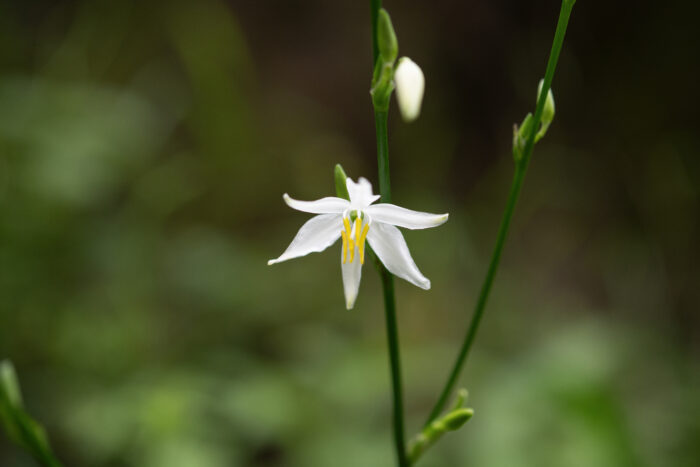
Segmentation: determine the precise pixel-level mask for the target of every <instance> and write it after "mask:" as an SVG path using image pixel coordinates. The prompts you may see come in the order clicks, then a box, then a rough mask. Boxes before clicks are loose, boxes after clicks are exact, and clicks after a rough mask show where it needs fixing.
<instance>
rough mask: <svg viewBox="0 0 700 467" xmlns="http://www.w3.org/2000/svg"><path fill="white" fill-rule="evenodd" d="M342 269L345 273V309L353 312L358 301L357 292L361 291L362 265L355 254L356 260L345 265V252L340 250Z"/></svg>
mask: <svg viewBox="0 0 700 467" xmlns="http://www.w3.org/2000/svg"><path fill="white" fill-rule="evenodd" d="M340 255H341V257H340V269H341V271H342V273H343V291H344V292H345V307H346V308H347V309H348V310H352V307H353V306H355V300H356V299H357V292H358V291H359V290H360V279H361V278H362V263H361V262H360V258H358V253H357V252H355V259H354V261H353V262H352V263H351V262H350V261H347V262H346V263H345V264H343V258H342V255H343V251H342V248H341V250H340Z"/></svg>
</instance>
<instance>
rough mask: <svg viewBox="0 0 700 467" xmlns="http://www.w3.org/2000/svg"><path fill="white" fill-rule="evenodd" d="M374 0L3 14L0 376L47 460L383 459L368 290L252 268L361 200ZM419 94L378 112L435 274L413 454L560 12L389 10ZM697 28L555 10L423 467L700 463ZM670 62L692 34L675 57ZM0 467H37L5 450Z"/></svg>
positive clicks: (415, 242)
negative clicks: (484, 303) (335, 209)
mask: <svg viewBox="0 0 700 467" xmlns="http://www.w3.org/2000/svg"><path fill="white" fill-rule="evenodd" d="M368 3H369V2H355V1H353V2H350V1H346V2H328V1H322V0H309V1H299V0H294V1H276V2H253V1H231V2H224V1H219V0H198V1H196V2H194V1H187V0H175V1H167V2H166V1H162V2H161V1H151V2H139V1H136V0H132V1H119V2H114V1H106V0H96V1H87V0H84V1H70V2H62V1H55V0H41V1H31V0H30V1H19V0H16V1H4V2H2V3H0V31H2V37H3V40H2V41H0V213H1V214H0V358H10V359H12V360H13V361H14V363H15V365H16V367H17V371H18V373H19V376H20V380H21V382H22V385H23V389H24V392H25V399H26V401H27V405H28V408H29V411H30V412H31V413H32V414H33V415H35V416H36V417H37V418H38V419H39V420H41V421H42V422H43V423H44V424H45V425H46V426H47V428H48V431H49V433H50V435H51V439H52V443H53V445H54V447H55V450H56V452H57V453H58V455H59V457H60V458H61V459H62V460H63V461H64V462H65V464H66V465H67V466H110V467H113V466H114V467H116V466H144V467H166V466H167V467H180V466H183V467H184V466H207V467H208V466H211V467H218V466H298V467H328V466H333V467H345V466H347V467H356V466H390V465H392V463H393V453H392V445H391V432H390V414H391V405H390V404H391V401H390V396H389V394H390V393H389V375H388V361H387V356H386V344H385V334H384V332H385V330H384V317H383V310H382V307H381V296H380V290H379V286H378V278H377V276H376V274H375V273H374V271H372V270H371V268H366V270H365V277H364V280H363V284H362V288H361V292H360V297H359V299H358V302H357V305H356V307H355V309H354V310H353V311H352V312H347V311H345V309H344V301H343V295H342V287H341V281H340V270H339V267H338V255H337V250H336V248H337V247H334V248H333V249H331V251H330V252H326V253H324V254H320V255H319V254H315V255H311V256H309V257H306V258H303V259H299V260H294V261H291V262H288V263H284V264H280V265H276V266H274V267H268V266H267V265H266V261H267V260H268V259H269V258H273V257H277V256H278V255H279V254H280V253H281V252H282V251H283V250H284V248H286V246H287V245H288V243H289V241H290V240H291V238H292V236H293V235H294V234H295V233H296V230H297V229H298V227H299V226H300V225H301V224H302V222H303V221H304V220H305V219H306V218H307V217H308V216H306V215H304V214H302V213H298V212H294V211H292V210H290V209H289V208H287V207H286V206H285V205H284V203H283V202H282V199H281V195H282V193H284V192H289V193H290V194H291V195H292V196H294V197H297V198H299V199H316V198H319V197H322V196H326V195H329V194H331V193H332V191H333V178H332V173H333V166H334V164H335V163H337V162H340V163H342V164H343V166H344V167H345V169H346V171H347V172H348V175H350V176H351V177H353V178H354V177H357V176H360V175H364V176H366V177H368V178H369V179H370V180H371V181H372V182H373V183H375V187H376V155H375V152H374V151H375V146H374V144H375V143H374V126H373V122H372V113H371V104H370V99H369V95H368V88H369V81H370V77H371V44H370V32H369V4H368ZM384 5H385V6H386V7H387V8H388V9H389V11H390V13H391V14H392V17H393V20H394V25H395V27H396V30H397V34H398V37H399V41H400V47H401V53H402V54H405V55H409V56H410V57H411V58H413V59H414V60H415V61H416V62H417V63H419V64H420V65H421V66H422V68H423V70H424V72H425V74H426V80H427V89H426V98H425V102H424V107H423V115H422V117H421V118H420V119H419V120H418V121H417V122H415V123H413V124H411V125H407V124H404V123H403V122H401V121H400V119H399V118H398V114H397V113H396V112H395V110H396V109H395V105H394V106H393V107H394V108H393V109H392V115H391V118H390V143H391V147H390V153H391V167H392V185H393V191H394V201H395V202H396V203H397V204H400V205H402V206H406V207H409V208H413V209H417V210H421V211H429V212H445V211H448V212H450V214H451V217H450V221H449V222H448V223H447V224H445V225H444V226H442V227H440V228H439V229H436V230H431V231H416V232H405V236H406V237H407V240H408V243H409V246H410V248H411V251H412V253H413V256H414V258H415V260H416V262H417V264H418V265H419V266H420V268H421V269H422V271H423V272H424V273H425V274H426V276H428V277H429V278H430V279H431V280H432V282H433V288H432V290H430V291H428V292H425V291H422V290H420V289H417V288H415V287H413V286H411V285H409V284H407V283H405V282H402V281H398V282H397V285H396V289H397V297H398V313H399V322H400V332H401V345H402V350H403V360H404V380H405V388H406V389H405V392H406V410H407V417H408V427H407V428H408V432H409V434H411V433H414V432H415V431H417V430H418V429H419V427H420V425H421V423H422V422H423V420H424V418H425V416H426V415H427V413H428V411H429V409H430V407H431V406H432V404H433V403H434V401H435V398H436V397H437V393H438V390H439V389H440V387H441V384H442V382H443V380H444V378H445V377H446V375H447V372H448V370H449V367H450V366H451V364H452V360H453V358H454V356H455V353H456V351H457V348H458V345H459V342H460V340H461V338H462V335H463V333H464V329H465V328H466V326H467V323H468V319H469V317H470V315H471V309H472V306H473V303H474V300H475V298H476V294H477V293H478V289H479V286H480V282H481V280H482V277H483V274H484V272H485V269H486V264H487V261H488V259H489V255H490V252H491V248H492V246H493V242H494V235H495V232H496V229H497V227H498V222H499V218H500V215H501V211H502V209H503V205H504V201H505V197H506V195H507V190H508V186H509V183H510V177H511V173H512V161H511V156H510V143H511V134H512V133H511V131H512V124H513V123H514V122H516V121H517V122H519V121H520V120H521V119H522V118H523V116H524V115H525V113H526V112H527V111H530V110H532V109H533V107H534V99H535V89H536V85H537V82H538V80H539V78H540V77H541V75H542V74H543V73H544V67H545V63H546V58H547V54H548V52H549V47H550V44H551V38H552V36H553V32H554V28H555V23H556V18H557V13H558V9H559V4H558V2H556V1H547V2H519V1H505V0H503V1H495V2H493V1H488V0H474V1H470V2H462V1H458V0H436V1H434V2H398V1H395V0H393V1H389V0H387V1H385V2H384ZM697 10H698V7H697V5H695V4H692V5H691V4H688V3H687V2H682V1H681V0H669V1H666V2H661V3H660V2H635V3H634V7H631V5H630V4H629V3H626V2H621V3H619V4H617V3H615V2H608V3H605V4H601V3H597V2H590V1H587V0H580V1H579V2H578V4H577V6H576V8H575V9H574V12H573V16H572V21H571V24H570V28H569V33H568V36H567V40H566V43H565V45H564V50H563V54H562V57H561V60H560V67H559V70H558V72H557V75H556V77H555V80H554V84H553V89H554V93H555V97H556V103H557V117H556V119H555V121H554V124H553V125H552V127H551V128H550V130H549V133H548V135H547V137H546V138H545V139H544V140H543V141H542V142H541V143H539V144H538V146H537V148H536V150H535V153H534V157H533V160H532V164H531V166H530V170H529V173H528V177H527V179H526V181H525V186H524V191H523V194H522V197H521V201H520V204H519V206H518V209H517V211H516V215H515V218H514V222H513V226H512V230H511V234H510V238H509V242H508V244H507V246H506V249H505V254H504V257H503V262H502V267H501V270H500V271H499V275H498V278H497V281H496V284H495V288H494V290H493V294H492V297H491V301H490V304H489V307H488V309H487V311H486V315H485V320H484V322H483V325H482V328H481V332H480V335H479V337H478V339H477V341H476V345H475V347H474V349H473V352H472V356H471V359H470V361H469V363H468V365H467V367H466V369H465V372H464V374H463V377H462V380H461V384H462V385H463V386H466V387H467V388H468V389H469V390H470V394H471V396H470V404H469V405H470V406H472V407H474V409H475V411H476V415H475V417H474V418H473V419H472V421H470V422H469V423H468V424H467V425H466V426H465V427H464V428H463V429H462V430H461V431H459V432H458V433H456V434H449V435H447V436H446V437H445V438H444V439H443V440H442V441H441V442H440V443H439V444H438V445H437V447H435V448H433V449H432V450H431V451H429V453H428V454H426V456H425V457H424V459H423V460H422V461H421V462H422V464H421V465H425V466H458V465H459V466H461V465H472V466H479V467H491V466H493V467H500V466H515V467H518V466H542V467H547V466H552V467H561V466H582V467H583V466H673V467H675V466H679V467H680V466H684V467H691V466H697V465H700V358H699V355H700V316H699V315H698V311H699V308H700V307H699V304H700V252H699V249H698V248H699V247H698V243H699V242H698V240H700V223H699V221H700V209H699V201H700V200H699V190H698V188H699V187H700V159H699V157H698V154H699V153H700V147H699V146H700V144H699V143H698V123H700V122H698V117H697V108H698V99H697V97H698V93H697V89H696V87H697V83H698V82H700V72H699V70H698V60H697V56H698V55H697V48H696V47H695V46H694V45H692V44H693V41H695V40H697V39H698V38H697V36H698V32H697V25H696V18H697V15H696V13H698V12H697ZM696 44H697V42H696ZM0 465H2V466H3V467H5V466H8V467H20V466H31V465H34V464H33V461H32V460H31V459H29V457H28V456H27V455H26V453H24V452H22V451H20V450H19V449H17V448H16V447H14V446H11V445H10V444H8V442H7V439H6V437H5V436H4V435H2V436H0Z"/></svg>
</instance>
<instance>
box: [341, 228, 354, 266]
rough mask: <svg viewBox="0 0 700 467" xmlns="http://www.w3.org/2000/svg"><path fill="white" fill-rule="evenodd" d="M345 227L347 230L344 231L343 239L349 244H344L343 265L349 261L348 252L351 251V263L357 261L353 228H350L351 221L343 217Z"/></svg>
mask: <svg viewBox="0 0 700 467" xmlns="http://www.w3.org/2000/svg"><path fill="white" fill-rule="evenodd" d="M343 225H344V226H345V230H343V231H342V235H343V239H344V240H345V241H346V242H347V243H344V244H343V263H345V260H347V257H348V250H350V262H351V263H352V260H353V259H355V240H353V238H352V227H351V226H350V219H348V218H347V217H343Z"/></svg>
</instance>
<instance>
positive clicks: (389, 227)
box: [267, 178, 448, 310]
mask: <svg viewBox="0 0 700 467" xmlns="http://www.w3.org/2000/svg"><path fill="white" fill-rule="evenodd" d="M347 188H348V194H349V195H350V200H349V201H348V200H346V199H343V198H337V197H333V196H330V197H327V198H322V199H319V200H316V201H297V200H295V199H292V198H291V197H290V196H289V195H288V194H286V193H285V194H284V196H283V198H284V201H285V202H286V203H287V205H289V207H291V208H292V209H296V210H299V211H303V212H308V213H312V214H318V215H317V216H314V217H312V218H311V219H309V220H308V221H307V222H306V223H305V224H304V225H302V226H301V229H299V232H298V233H297V234H296V236H295V237H294V239H293V240H292V243H291V244H290V245H289V247H288V248H287V250H286V251H285V252H284V253H282V255H281V256H280V257H279V258H277V259H272V260H270V261H268V262H267V264H275V263H279V262H282V261H286V260H288V259H292V258H298V257H300V256H305V255H308V254H309V253H313V252H320V251H323V250H325V249H326V248H328V247H329V246H331V245H333V244H334V243H335V242H336V241H337V240H338V238H341V239H342V250H341V258H340V259H341V270H342V275H343V288H344V290H345V304H346V306H347V308H348V310H349V309H351V308H352V307H353V305H354V304H355V299H356V298H357V292H358V290H359V288H360V278H361V275H362V265H363V264H364V262H365V241H366V242H368V243H369V245H370V246H371V247H372V250H374V252H375V254H376V255H377V257H378V258H379V259H380V260H381V262H382V263H384V266H386V268H387V269H388V270H389V272H391V273H392V274H394V275H395V276H398V277H400V278H402V279H405V280H407V281H408V282H410V283H411V284H414V285H416V286H418V287H420V288H422V289H426V290H427V289H429V288H430V280H428V279H427V278H426V277H425V276H424V275H423V274H422V273H421V272H420V271H419V270H418V267H417V266H416V263H415V262H414V261H413V258H411V253H410V252H409V251H408V246H407V245H406V241H405V240H404V238H403V235H401V232H400V231H399V229H397V228H396V227H404V228H407V229H426V228H429V227H437V226H438V225H441V224H443V223H444V222H446V221H447V217H448V214H429V213H425V212H418V211H411V210H410V209H405V208H402V207H399V206H395V205H393V204H386V203H379V204H372V203H374V202H375V201H377V200H378V199H379V195H374V194H372V185H371V184H370V182H369V181H368V180H367V179H365V178H360V179H359V180H358V183H355V182H353V181H352V180H351V179H350V178H348V179H347Z"/></svg>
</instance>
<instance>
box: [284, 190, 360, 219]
mask: <svg viewBox="0 0 700 467" xmlns="http://www.w3.org/2000/svg"><path fill="white" fill-rule="evenodd" d="M282 198H284V202H285V203H287V206H289V207H290V208H292V209H296V210H297V211H303V212H310V213H312V214H340V213H341V212H343V211H345V210H346V209H347V208H348V206H350V202H349V201H348V200H346V199H343V198H336V197H335V196H328V197H326V198H321V199H317V200H316V201H298V200H296V199H293V198H292V197H291V196H289V195H288V194H287V193H285V194H284V195H283V196H282Z"/></svg>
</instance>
